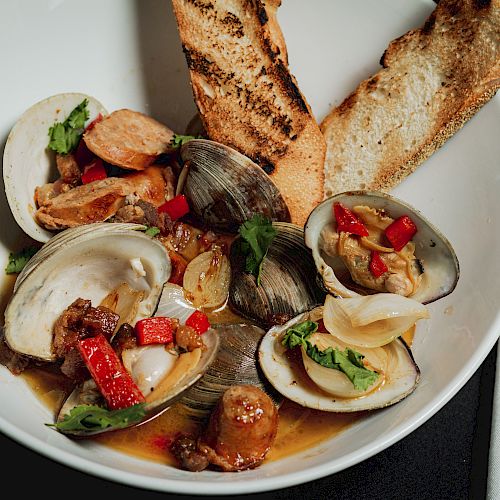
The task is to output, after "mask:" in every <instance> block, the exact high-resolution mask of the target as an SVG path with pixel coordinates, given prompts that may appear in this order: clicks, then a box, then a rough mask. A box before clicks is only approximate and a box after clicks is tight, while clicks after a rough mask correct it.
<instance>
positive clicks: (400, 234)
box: [385, 215, 417, 252]
mask: <svg viewBox="0 0 500 500" xmlns="http://www.w3.org/2000/svg"><path fill="white" fill-rule="evenodd" d="M416 232H417V226H415V224H414V222H413V221H412V220H411V219H410V218H409V217H408V216H407V215H402V216H401V217H399V219H396V220H395V221H394V222H393V223H392V224H391V225H390V226H388V227H387V228H386V230H385V235H386V237H387V239H388V240H389V241H390V243H391V245H392V248H394V250H396V252H399V251H400V250H401V249H402V248H403V247H404V246H405V245H406V244H407V243H408V242H409V241H410V240H411V239H412V238H413V236H415V233H416Z"/></svg>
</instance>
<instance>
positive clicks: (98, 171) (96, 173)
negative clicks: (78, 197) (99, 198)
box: [82, 158, 108, 184]
mask: <svg viewBox="0 0 500 500" xmlns="http://www.w3.org/2000/svg"><path fill="white" fill-rule="evenodd" d="M107 176H108V174H107V173H106V169H105V168H104V163H103V162H102V160H101V159H100V158H96V159H95V160H94V161H93V162H92V163H91V164H90V165H88V166H87V167H85V170H84V172H83V174H82V184H89V183H90V182H94V181H101V180H102V179H106V177H107Z"/></svg>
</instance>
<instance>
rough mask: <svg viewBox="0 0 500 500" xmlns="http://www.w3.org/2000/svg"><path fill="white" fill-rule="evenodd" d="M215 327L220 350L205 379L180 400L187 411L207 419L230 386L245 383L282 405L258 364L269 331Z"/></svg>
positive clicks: (189, 413) (232, 325) (245, 326)
mask: <svg viewBox="0 0 500 500" xmlns="http://www.w3.org/2000/svg"><path fill="white" fill-rule="evenodd" d="M213 328H214V329H215V331H216V334H217V336H218V337H219V339H220V349H219V352H218V354H217V357H216V358H215V360H214V362H213V363H212V364H211V365H210V367H209V368H208V370H207V372H206V373H205V375H204V376H203V378H202V379H201V380H200V381H199V382H198V383H197V384H196V385H194V386H193V387H192V388H191V389H190V390H189V391H188V392H187V393H186V394H185V395H184V397H183V398H182V399H181V401H180V403H181V404H182V406H183V407H184V410H185V412H186V413H187V414H188V415H189V416H190V417H192V418H196V419H199V420H204V419H206V418H207V417H208V416H209V415H210V412H211V411H212V410H213V408H214V407H215V405H216V404H217V401H218V400H219V398H220V397H221V395H222V394H223V392H224V391H225V390H226V389H227V388H228V387H231V386H232V385H242V384H248V385H253V386H255V387H258V388H259V389H262V390H263V391H264V392H266V393H267V394H268V395H269V396H270V397H271V399H272V400H273V402H274V403H275V404H276V405H277V406H279V405H280V404H281V402H282V401H283V398H282V396H281V394H280V393H278V392H276V391H275V390H274V388H273V387H272V385H271V384H270V383H269V382H268V381H267V379H266V377H265V376H264V375H263V373H262V372H261V370H260V367H259V365H258V361H257V359H258V356H257V353H258V348H259V344H260V341H261V340H262V338H263V336H264V335H265V333H266V332H265V331H264V330H262V329H261V328H259V327H257V326H254V325H247V324H220V325H215V326H214V327H213Z"/></svg>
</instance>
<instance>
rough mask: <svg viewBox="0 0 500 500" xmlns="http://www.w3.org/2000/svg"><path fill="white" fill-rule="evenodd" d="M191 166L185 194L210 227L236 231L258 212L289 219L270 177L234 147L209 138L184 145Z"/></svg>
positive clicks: (193, 210)
mask: <svg viewBox="0 0 500 500" xmlns="http://www.w3.org/2000/svg"><path fill="white" fill-rule="evenodd" d="M181 158H182V161H183V162H184V164H185V167H186V168H187V169H188V171H187V173H186V175H185V181H184V186H183V187H182V190H183V193H184V194H185V196H186V197H187V198H188V200H189V206H190V209H191V213H192V214H193V215H194V216H195V217H196V218H197V219H199V220H201V221H202V222H203V223H204V224H206V225H208V226H209V227H210V228H212V229H215V230H218V231H229V232H236V230H237V229H238V226H240V225H241V224H242V223H243V222H245V221H246V220H248V219H250V218H251V217H252V216H253V215H254V214H256V213H259V214H262V215H264V216H265V217H267V218H268V219H270V220H271V221H284V222H289V221H290V212H289V211H288V207H287V205H286V203H285V200H284V199H283V197H282V196H281V193H280V192H279V190H278V188H277V187H276V186H275V184H274V183H273V181H272V180H271V179H270V178H269V176H268V175H267V174H266V173H265V172H264V171H263V170H262V168H260V167H259V166H258V165H256V164H255V163H254V162H253V161H252V160H250V159H249V158H247V157H246V156H244V155H242V154H241V153H239V152H238V151H235V150H234V149H232V148H230V147H228V146H224V145H223V144H219V143H217V142H213V141H209V140H206V139H194V140H191V141H189V142H187V143H185V144H184V145H183V146H182V148H181Z"/></svg>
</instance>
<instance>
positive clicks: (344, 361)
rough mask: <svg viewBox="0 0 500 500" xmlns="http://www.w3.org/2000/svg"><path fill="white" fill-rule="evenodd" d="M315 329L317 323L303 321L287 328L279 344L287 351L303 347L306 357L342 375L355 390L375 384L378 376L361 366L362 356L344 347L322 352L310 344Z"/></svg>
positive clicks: (329, 348)
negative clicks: (342, 349) (309, 339)
mask: <svg viewBox="0 0 500 500" xmlns="http://www.w3.org/2000/svg"><path fill="white" fill-rule="evenodd" d="M317 329H318V323H316V322H314V321H304V322H302V323H299V324H298V325H295V326H293V327H292V328H289V329H288V330H287V331H286V333H285V336H284V337H283V340H282V341H281V343H282V344H283V345H284V346H285V347H287V348H288V349H293V348H295V347H297V346H302V347H304V349H305V351H306V353H307V355H308V356H309V357H310V358H311V359H312V360H313V361H315V362H316V363H318V364H320V365H321V366H324V367H325V368H331V369H333V370H339V371H341V372H342V373H344V374H345V375H346V376H347V378H348V379H349V380H350V381H351V382H352V384H353V385H354V388H355V389H358V390H362V391H364V390H366V389H368V387H370V386H371V385H373V384H374V383H375V381H376V380H377V378H378V376H379V374H378V373H377V372H375V371H372V370H369V369H368V368H366V367H365V365H364V364H363V358H364V356H363V355H362V354H361V353H359V352H357V351H355V350H354V349H351V348H350V347H346V348H345V350H344V351H341V350H340V349H338V348H337V347H335V348H332V347H328V348H327V349H325V350H324V351H321V350H320V349H319V348H318V347H317V346H315V345H313V344H311V342H309V341H308V340H307V339H308V338H309V337H310V336H311V335H312V334H313V333H314V332H316V330H317Z"/></svg>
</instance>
